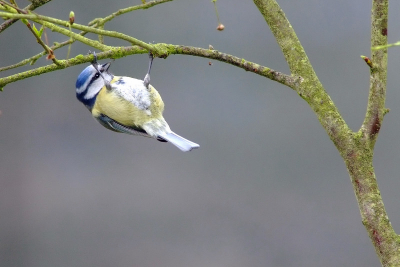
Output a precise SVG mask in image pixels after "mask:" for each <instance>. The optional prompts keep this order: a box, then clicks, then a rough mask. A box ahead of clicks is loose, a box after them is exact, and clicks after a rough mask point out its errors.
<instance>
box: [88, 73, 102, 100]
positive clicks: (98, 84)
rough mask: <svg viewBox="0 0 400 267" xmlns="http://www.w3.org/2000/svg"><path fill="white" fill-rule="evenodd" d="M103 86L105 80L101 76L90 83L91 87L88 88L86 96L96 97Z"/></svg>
mask: <svg viewBox="0 0 400 267" xmlns="http://www.w3.org/2000/svg"><path fill="white" fill-rule="evenodd" d="M103 86H104V81H103V79H102V78H101V77H100V78H98V79H97V80H96V81H94V82H93V83H92V84H91V85H90V87H89V88H88V89H87V92H86V94H85V97H84V98H85V99H91V98H93V97H95V96H96V95H97V94H98V93H99V92H100V90H101V88H103Z"/></svg>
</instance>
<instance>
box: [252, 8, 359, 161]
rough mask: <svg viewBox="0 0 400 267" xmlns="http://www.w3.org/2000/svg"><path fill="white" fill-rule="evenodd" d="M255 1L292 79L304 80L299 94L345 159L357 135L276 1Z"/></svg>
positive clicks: (298, 90) (298, 91) (299, 88)
mask: <svg viewBox="0 0 400 267" xmlns="http://www.w3.org/2000/svg"><path fill="white" fill-rule="evenodd" d="M253 1H254V4H255V5H256V6H257V7H258V9H259V10H260V12H261V14H262V15H263V17H264V19H265V21H266V22H267V24H268V26H269V27H270V29H271V31H272V33H273V34H274V36H275V39H276V41H277V42H278V44H279V46H280V47H281V50H282V52H283V55H284V56H285V58H286V61H287V62H288V64H289V69H290V71H291V73H292V75H293V76H297V75H298V76H301V77H303V79H304V81H303V82H302V83H301V86H299V87H298V88H297V90H296V91H297V93H298V94H299V95H300V97H302V98H303V99H304V100H305V101H307V103H308V104H309V105H310V107H311V108H312V109H313V111H314V112H315V114H316V115H317V116H318V119H319V121H320V123H321V125H322V127H324V129H325V130H326V132H327V133H328V135H329V137H330V139H331V140H332V141H333V143H334V144H335V146H336V147H337V148H338V150H339V151H340V153H341V154H342V156H344V155H346V150H347V149H348V144H349V142H351V138H350V137H351V136H352V135H353V133H352V131H351V130H350V128H349V127H348V126H347V124H346V123H345V121H344V120H343V118H342V116H341V115H340V113H339V111H338V109H337V108H336V106H335V104H334V103H333V101H332V100H331V98H330V97H329V95H328V94H327V93H326V91H325V90H324V88H323V86H322V84H321V83H320V81H319V79H318V77H317V75H316V74H315V72H314V69H313V67H312V65H311V63H310V61H309V59H308V57H307V55H306V53H305V51H304V49H303V47H302V45H301V43H300V41H299V39H298V38H297V35H296V33H295V32H294V29H293V27H292V26H291V25H290V23H289V21H288V20H287V18H286V16H285V14H284V13H283V11H282V9H281V8H280V6H279V5H278V3H277V2H276V1H275V0H253Z"/></svg>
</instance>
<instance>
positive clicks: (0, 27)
mask: <svg viewBox="0 0 400 267" xmlns="http://www.w3.org/2000/svg"><path fill="white" fill-rule="evenodd" d="M50 1H51V0H32V4H29V5H27V6H26V7H25V8H24V9H23V10H25V11H28V10H30V11H33V10H35V9H36V8H38V7H40V6H43V5H44V4H47V3H48V2H50ZM16 21H18V19H9V20H6V21H4V22H3V23H2V24H0V33H1V32H2V31H4V30H5V29H7V28H8V27H10V26H11V25H13V24H14V23H15V22H16Z"/></svg>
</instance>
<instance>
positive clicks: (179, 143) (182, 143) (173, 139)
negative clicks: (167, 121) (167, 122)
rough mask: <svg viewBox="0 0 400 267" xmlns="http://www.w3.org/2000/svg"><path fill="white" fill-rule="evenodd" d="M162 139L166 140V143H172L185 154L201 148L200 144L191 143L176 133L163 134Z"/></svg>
mask: <svg viewBox="0 0 400 267" xmlns="http://www.w3.org/2000/svg"><path fill="white" fill-rule="evenodd" d="M159 136H160V137H161V138H163V139H165V140H166V141H168V142H170V143H171V144H173V145H174V146H176V147H177V148H179V149H180V150H182V151H183V152H186V151H190V150H192V149H194V148H198V147H200V146H199V145H198V144H196V143H193V142H192V141H189V140H187V139H185V138H183V137H182V136H179V135H177V134H176V133H174V132H169V133H163V134H160V135H159Z"/></svg>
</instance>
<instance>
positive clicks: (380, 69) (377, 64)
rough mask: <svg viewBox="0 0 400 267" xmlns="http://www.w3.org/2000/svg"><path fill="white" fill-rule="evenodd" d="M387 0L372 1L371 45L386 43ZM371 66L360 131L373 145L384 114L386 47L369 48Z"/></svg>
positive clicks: (384, 44) (383, 44)
mask: <svg viewBox="0 0 400 267" xmlns="http://www.w3.org/2000/svg"><path fill="white" fill-rule="evenodd" d="M388 4H389V3H388V1H387V0H383V1H373V5H372V16H371V20H372V21H371V47H377V46H378V47H379V46H381V47H382V46H383V47H384V46H386V45H387V32H388V28H387V27H388ZM371 55H372V57H371V61H372V62H373V68H371V70H370V72H371V75H370V88H369V97H368V107H367V112H366V115H365V119H364V123H363V124H362V126H361V131H362V132H363V133H364V134H365V137H366V138H367V139H368V140H369V142H370V146H371V148H372V147H373V146H374V145H375V142H376V139H377V137H378V133H379V130H380V128H381V124H382V121H383V116H384V115H385V99H386V76H387V48H383V49H379V50H376V49H371Z"/></svg>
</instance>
